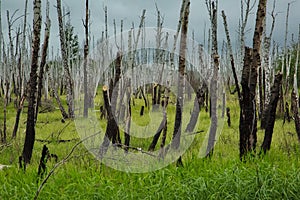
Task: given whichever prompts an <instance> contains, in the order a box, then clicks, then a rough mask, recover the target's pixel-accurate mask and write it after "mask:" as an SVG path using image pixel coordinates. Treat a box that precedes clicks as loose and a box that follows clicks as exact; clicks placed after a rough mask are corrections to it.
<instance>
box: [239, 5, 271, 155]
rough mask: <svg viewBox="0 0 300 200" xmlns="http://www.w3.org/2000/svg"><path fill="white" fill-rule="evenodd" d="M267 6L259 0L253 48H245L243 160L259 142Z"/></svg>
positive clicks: (241, 136)
mask: <svg viewBox="0 0 300 200" xmlns="http://www.w3.org/2000/svg"><path fill="white" fill-rule="evenodd" d="M266 7H267V0H259V3H258V9H257V13H256V24H255V31H254V36H253V49H250V48H248V47H246V48H245V57H244V67H243V72H242V81H241V85H242V100H241V106H240V125H239V131H240V159H241V160H243V158H244V157H245V156H246V154H247V153H248V152H249V151H255V148H256V142H257V116H256V85H257V75H258V74H257V71H258V69H259V67H260V65H261V62H260V48H261V42H262V34H263V30H264V26H263V22H264V19H265V17H266Z"/></svg>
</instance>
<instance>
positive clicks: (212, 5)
mask: <svg viewBox="0 0 300 200" xmlns="http://www.w3.org/2000/svg"><path fill="white" fill-rule="evenodd" d="M206 6H207V9H208V12H209V15H210V21H211V30H212V31H211V33H212V34H211V37H212V55H211V56H212V61H213V76H212V79H211V82H210V102H211V104H210V113H211V115H210V116H211V124H210V129H209V137H208V145H207V149H206V153H205V155H206V156H212V154H213V149H214V145H215V140H216V133H217V126H218V117H217V88H218V72H219V56H218V39H217V22H218V20H217V10H218V1H217V0H216V1H212V2H211V1H209V2H207V1H206Z"/></svg>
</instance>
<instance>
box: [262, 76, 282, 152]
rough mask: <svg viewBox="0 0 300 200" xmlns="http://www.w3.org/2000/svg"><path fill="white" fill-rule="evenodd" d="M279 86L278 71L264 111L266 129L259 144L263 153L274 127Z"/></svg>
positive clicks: (265, 150)
mask: <svg viewBox="0 0 300 200" xmlns="http://www.w3.org/2000/svg"><path fill="white" fill-rule="evenodd" d="M281 86H282V74H281V73H279V74H277V75H276V76H275V80H274V85H273V87H272V88H271V98H270V103H269V104H268V108H267V111H266V114H267V115H266V116H267V119H266V130H265V137H264V141H263V144H262V146H261V149H262V150H263V152H264V153H266V152H267V151H268V150H270V147H271V142H272V135H273V129H274V124H275V118H276V108H277V103H278V100H279V94H280V87H281Z"/></svg>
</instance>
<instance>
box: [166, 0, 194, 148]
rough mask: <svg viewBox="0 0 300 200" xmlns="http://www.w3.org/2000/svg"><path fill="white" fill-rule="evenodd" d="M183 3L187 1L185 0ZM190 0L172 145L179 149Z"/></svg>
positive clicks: (184, 23)
mask: <svg viewBox="0 0 300 200" xmlns="http://www.w3.org/2000/svg"><path fill="white" fill-rule="evenodd" d="M183 3H185V1H184V0H183ZM189 9H190V1H189V0H188V1H187V2H186V7H185V9H184V13H183V18H182V27H181V38H180V49H179V54H180V55H179V74H178V92H177V102H176V115H175V123H174V131H173V137H172V143H171V146H172V148H173V149H178V148H179V146H180V137H181V126H182V108H183V87H184V73H185V64H186V47H187V43H186V40H187V31H188V18H189V13H190V10H189Z"/></svg>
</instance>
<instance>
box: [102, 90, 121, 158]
mask: <svg viewBox="0 0 300 200" xmlns="http://www.w3.org/2000/svg"><path fill="white" fill-rule="evenodd" d="M107 93H108V87H107V86H103V99H104V105H105V109H106V111H107V126H106V131H105V136H104V139H103V142H102V144H101V146H100V152H99V153H100V155H99V156H100V158H103V156H104V155H105V154H106V152H107V150H108V146H109V143H110V141H112V144H121V139H120V138H119V136H120V132H119V127H118V124H117V122H116V120H115V117H114V114H113V112H112V108H111V105H110V103H109V97H108V94H107Z"/></svg>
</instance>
